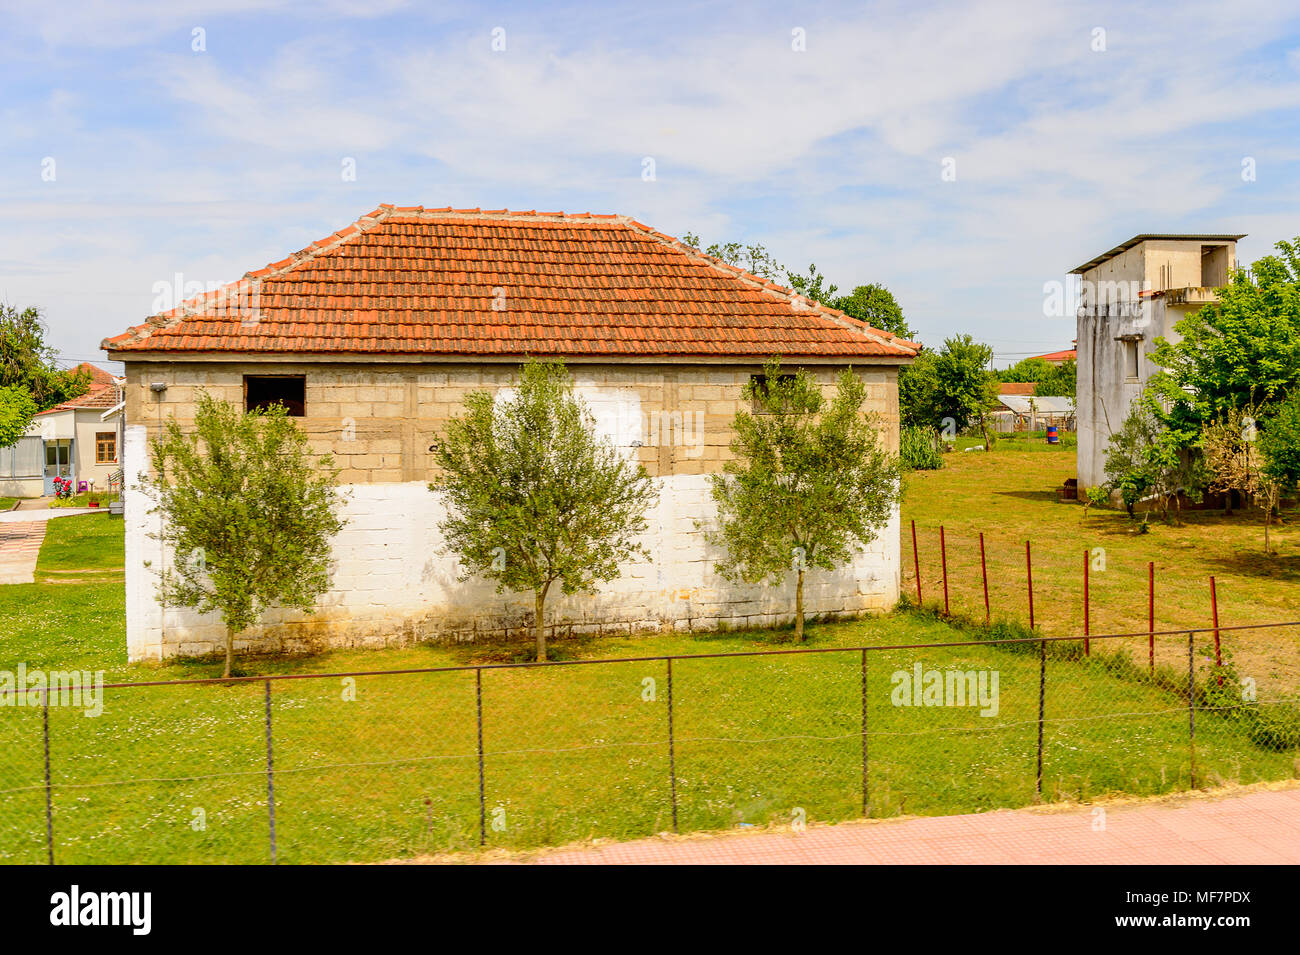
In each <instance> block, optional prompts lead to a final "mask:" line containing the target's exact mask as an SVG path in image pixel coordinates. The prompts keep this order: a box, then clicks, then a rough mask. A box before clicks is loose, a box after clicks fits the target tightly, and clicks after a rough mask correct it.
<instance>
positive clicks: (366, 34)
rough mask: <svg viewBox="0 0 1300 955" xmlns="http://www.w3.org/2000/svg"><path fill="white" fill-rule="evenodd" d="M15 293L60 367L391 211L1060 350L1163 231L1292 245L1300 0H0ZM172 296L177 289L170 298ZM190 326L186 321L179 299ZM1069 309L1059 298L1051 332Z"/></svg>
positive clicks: (1297, 221)
mask: <svg viewBox="0 0 1300 955" xmlns="http://www.w3.org/2000/svg"><path fill="white" fill-rule="evenodd" d="M0 15H2V16H3V21H2V22H3V24H4V26H3V29H2V30H0V62H2V63H3V64H4V67H3V70H2V71H0V189H2V190H3V192H2V194H0V301H6V302H8V303H9V304H12V305H16V306H19V307H25V306H28V305H36V306H39V307H40V308H41V310H42V311H43V313H44V315H45V318H46V321H47V323H48V325H49V329H50V340H51V342H52V343H53V344H54V345H55V346H56V347H57V348H58V349H59V351H60V353H61V358H62V360H63V361H64V362H65V363H69V364H70V363H75V362H77V361H82V360H90V361H96V362H99V363H100V364H102V365H103V366H104V367H107V368H110V369H117V368H118V367H120V366H116V365H112V364H109V363H107V362H105V361H104V353H103V352H102V351H100V350H99V343H100V341H101V340H102V339H103V338H104V337H105V336H108V335H114V334H117V333H119V332H121V331H123V330H124V329H125V328H126V327H128V326H129V325H133V324H138V323H140V322H141V321H143V320H144V318H145V317H146V316H147V315H148V314H150V313H151V312H152V311H154V310H155V306H156V305H157V304H158V303H159V301H160V299H163V298H165V297H166V296H167V294H168V290H171V289H173V288H174V287H176V286H177V285H180V286H183V285H185V284H189V283H201V284H202V285H203V286H204V287H209V286H211V285H213V284H215V283H221V282H227V281H231V280H234V279H237V278H239V277H240V276H242V275H243V274H244V273H245V272H247V271H250V270H253V269H257V268H261V267H262V266H264V265H266V264H267V263H269V262H273V261H278V260H280V259H282V258H284V257H285V256H286V255H288V254H289V253H291V252H294V251H296V250H298V249H301V248H303V247H304V246H306V245H308V244H309V243H311V242H313V241H315V240H316V239H319V238H322V237H324V236H325V235H327V234H329V233H331V232H333V231H335V230H337V229H339V228H342V227H343V226H345V225H347V224H349V223H351V222H353V221H355V220H356V219H357V218H358V217H360V216H361V215H363V214H364V213H366V212H368V211H370V210H371V209H373V208H375V207H376V206H377V205H379V204H380V203H393V204H395V205H424V206H429V207H438V206H453V207H457V208H460V207H481V208H485V209H498V208H503V207H504V208H511V209H525V210H526V209H537V210H545V211H554V210H563V211H566V212H588V211H589V212H603V213H608V212H616V213H622V214H626V215H631V216H633V217H635V218H636V219H638V220H640V221H642V222H645V223H648V224H649V225H651V226H653V227H654V228H656V229H658V230H659V231H662V232H666V233H668V234H670V235H675V236H682V235H684V234H685V233H687V232H691V233H695V234H697V235H699V236H701V238H702V239H703V240H704V243H705V244H708V243H709V242H711V241H715V240H736V241H741V242H745V243H761V244H763V245H764V246H766V248H767V249H768V250H769V251H770V252H771V253H772V254H773V256H774V257H775V258H776V259H777V261H779V262H781V263H783V264H784V265H786V266H788V267H790V268H792V269H794V270H796V271H806V268H807V266H808V265H809V264H810V263H816V265H817V267H818V269H819V270H820V271H821V272H823V273H825V274H826V275H827V276H828V277H829V279H830V281H832V282H834V283H836V284H838V285H839V286H840V287H841V288H842V289H844V290H848V289H849V288H851V287H853V286H855V285H860V284H866V283H869V282H878V283H882V284H884V285H885V286H886V287H888V288H889V289H890V290H891V291H892V292H893V293H894V294H895V296H896V297H897V299H898V301H899V303H900V304H901V305H902V307H903V310H904V313H905V314H906V316H907V318H908V320H909V323H910V325H911V327H912V328H913V329H915V330H916V331H917V333H918V337H919V338H920V340H921V341H922V342H924V343H926V344H927V345H930V346H939V345H941V344H942V341H943V339H944V338H945V337H947V336H950V335H955V334H961V333H970V334H972V335H974V336H975V337H976V338H977V339H980V340H982V341H985V342H988V343H989V344H990V345H992V346H993V348H994V350H995V354H996V356H997V364H1000V365H1005V364H1007V363H1009V362H1011V361H1014V360H1016V359H1018V358H1020V357H1024V356H1026V355H1033V354H1038V353H1042V352H1048V351H1055V350H1057V349H1061V348H1069V347H1070V343H1071V341H1072V339H1073V338H1074V328H1075V321H1074V317H1073V312H1072V311H1071V310H1068V309H1066V310H1065V313H1064V314H1049V313H1052V312H1053V311H1054V310H1053V309H1051V308H1049V307H1047V303H1048V302H1049V301H1052V300H1054V299H1052V298H1051V296H1050V295H1049V291H1050V290H1052V283H1064V282H1066V281H1067V273H1068V272H1069V270H1070V269H1072V268H1073V267H1075V266H1076V265H1079V264H1080V263H1082V262H1084V261H1087V260H1088V259H1090V258H1091V257H1093V256H1094V255H1096V254H1098V253H1101V252H1103V251H1105V250H1107V249H1110V248H1112V247H1113V246H1115V245H1117V244H1119V243H1120V242H1122V241H1124V240H1125V239H1128V238H1129V237H1131V236H1133V235H1136V234H1138V233H1144V232H1189V233H1196V232H1207V233H1243V232H1244V233H1248V234H1249V235H1248V237H1247V238H1246V239H1245V240H1243V241H1242V242H1241V243H1240V245H1239V247H1238V257H1239V260H1240V261H1242V262H1243V263H1249V262H1251V261H1254V260H1255V259H1257V258H1259V257H1260V256H1262V255H1265V254H1267V253H1268V252H1269V251H1271V249H1272V246H1273V244H1274V243H1275V242H1276V241H1278V240H1279V239H1283V238H1291V237H1294V236H1296V235H1298V234H1300V188H1297V187H1298V186H1300V6H1298V5H1296V4H1293V3H1288V2H1271V3H1259V2H1253V0H1234V2H1233V3H1225V2H1222V0H1220V2H1213V3H1205V2H1198V0H1191V2H1178V3H1169V4H1162V3H1144V4H1141V5H1140V6H1139V5H1135V4H1132V3H1127V2H1126V3H1113V4H1109V3H1100V4H1098V3H1089V4H1083V3H1053V2H1022V3H945V4H926V3H922V2H903V3H865V4H864V3H853V4H837V3H824V4H795V3H784V4H777V3H763V2H746V3H710V2H695V3H676V2H661V3H645V2H635V3H619V2H605V3H600V4H593V3H584V4H567V3H546V2H533V3H494V2H470V3H427V2H426V3H418V2H412V3H404V2H400V0H374V2H370V3H360V2H343V0H312V2H298V0H260V2H252V0H231V2H216V3H190V2H186V0H170V2H165V3H155V2H143V0H117V2H80V3H79V2H69V3H62V4H58V5H48V4H47V5H37V4H32V3H30V2H22V3H14V2H10V0H0ZM178 277H179V278H178ZM168 304H171V303H168ZM1058 311H1059V310H1058Z"/></svg>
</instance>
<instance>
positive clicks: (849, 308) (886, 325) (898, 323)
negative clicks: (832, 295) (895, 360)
mask: <svg viewBox="0 0 1300 955" xmlns="http://www.w3.org/2000/svg"><path fill="white" fill-rule="evenodd" d="M830 305H831V307H832V308H838V309H839V310H840V311H841V312H843V313H844V314H845V315H852V316H853V317H854V318H856V319H857V320H858V321H860V322H866V323H867V324H868V325H870V326H871V327H872V328H878V329H880V330H881V331H882V332H889V333H890V334H891V335H897V336H898V337H899V338H905V339H907V340H909V341H911V340H914V338H915V336H916V332H914V331H912V330H911V329H910V328H908V327H907V319H906V318H904V317H903V309H902V308H901V307H900V306H899V304H898V301H897V300H896V299H895V298H894V296H893V293H891V292H890V291H889V289H887V288H885V287H884V286H883V285H878V284H876V283H874V282H873V283H872V284H870V285H859V286H858V287H857V288H855V289H854V290H853V291H852V292H850V293H849V294H848V295H841V296H840V297H839V298H837V299H834V300H833V301H832V302H831V303H830Z"/></svg>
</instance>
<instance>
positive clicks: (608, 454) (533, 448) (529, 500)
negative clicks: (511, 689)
mask: <svg viewBox="0 0 1300 955" xmlns="http://www.w3.org/2000/svg"><path fill="white" fill-rule="evenodd" d="M433 450H434V453H435V456H436V459H437V463H438V467H439V468H440V469H441V471H442V473H441V474H440V475H439V476H438V478H437V479H436V480H435V481H433V482H432V483H430V485H429V489H430V490H431V491H434V492H436V493H439V494H441V495H442V496H443V499H444V501H445V502H446V504H447V518H446V519H445V520H444V521H443V522H442V523H441V524H440V525H439V529H440V530H441V531H442V534H443V536H444V538H445V539H446V542H447V545H448V547H449V548H450V549H451V550H452V551H454V552H455V553H456V554H457V556H458V557H459V558H460V562H461V567H462V574H461V579H462V580H466V579H469V578H470V577H473V576H479V575H481V576H485V577H488V578H489V579H492V580H495V581H496V583H497V592H498V593H502V592H504V591H506V590H513V591H525V592H526V591H531V592H532V594H533V609H534V618H533V628H534V635H535V637H536V642H537V659H538V660H539V661H544V660H545V659H546V629H545V624H546V599H547V597H548V596H549V595H550V593H551V592H552V590H553V588H555V587H556V586H558V587H559V588H560V590H561V591H562V592H563V593H565V594H573V593H578V592H580V591H587V592H590V591H594V590H595V588H596V584H597V583H598V582H600V581H606V582H607V581H611V580H614V579H616V578H617V577H618V576H619V574H620V567H621V565H622V564H623V563H624V562H626V561H628V560H630V559H632V558H633V557H637V556H642V557H648V556H649V555H648V553H647V552H646V550H645V548H644V547H643V546H642V545H641V543H640V542H639V541H638V540H637V537H638V535H640V534H641V533H642V532H643V531H644V530H645V529H646V526H647V525H646V520H645V513H646V511H647V510H648V509H649V508H650V507H651V506H652V505H653V504H654V501H655V498H656V496H657V495H656V492H655V490H654V486H653V484H652V482H651V480H650V476H649V475H648V474H646V471H645V468H643V467H641V465H639V464H634V463H633V462H632V461H629V460H627V459H626V458H625V457H624V456H623V453H622V452H620V451H619V449H618V448H617V447H615V446H614V444H613V442H611V441H609V440H608V439H606V438H602V437H600V436H599V435H597V434H596V431H595V422H594V419H593V418H592V415H591V413H590V411H589V410H588V409H587V407H586V404H585V403H584V402H583V401H582V399H581V398H579V397H577V396H576V395H575V394H574V393H573V381H572V379H571V378H570V377H569V374H568V372H567V371H566V370H565V368H564V365H563V363H561V362H542V361H529V362H527V363H526V364H525V365H524V366H523V367H522V369H521V371H520V376H519V383H518V387H517V388H516V389H514V390H513V391H512V392H505V393H502V394H501V395H499V396H494V395H492V394H490V393H488V392H473V393H471V394H469V395H467V396H466V397H465V414H464V415H463V416H461V417H457V418H454V419H452V421H451V422H449V423H448V425H447V428H446V431H445V432H444V434H443V435H442V436H441V437H440V438H438V439H437V440H436V441H435V443H434V445H433Z"/></svg>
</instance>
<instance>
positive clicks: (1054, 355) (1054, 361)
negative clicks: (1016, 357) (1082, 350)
mask: <svg viewBox="0 0 1300 955" xmlns="http://www.w3.org/2000/svg"><path fill="white" fill-rule="evenodd" d="M1077 357H1078V352H1077V351H1076V350H1075V349H1073V348H1067V349H1065V351H1053V352H1048V353H1047V354H1046V355H1035V356H1034V358H1033V359H1030V360H1031V361H1033V360H1034V359H1037V360H1038V361H1045V362H1047V363H1048V364H1049V365H1064V364H1065V363H1066V362H1067V361H1074V360H1075V359H1076V358H1077Z"/></svg>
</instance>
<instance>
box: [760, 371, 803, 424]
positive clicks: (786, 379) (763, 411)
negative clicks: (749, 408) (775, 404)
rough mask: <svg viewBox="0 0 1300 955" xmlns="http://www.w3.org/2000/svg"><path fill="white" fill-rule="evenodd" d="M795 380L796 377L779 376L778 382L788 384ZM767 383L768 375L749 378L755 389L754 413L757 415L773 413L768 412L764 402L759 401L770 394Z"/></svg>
mask: <svg viewBox="0 0 1300 955" xmlns="http://www.w3.org/2000/svg"><path fill="white" fill-rule="evenodd" d="M794 379H795V376H794V375H777V381H779V382H781V383H782V384H788V383H790V382H792V381H794ZM767 382H768V379H767V375H750V376H749V383H750V385H751V386H752V387H753V389H754V407H753V411H754V413H755V414H770V413H771V412H770V411H769V410H768V408H767V406H766V405H764V404H763V402H762V401H760V400H759V399H760V398H765V397H767V393H768V392H767Z"/></svg>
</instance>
